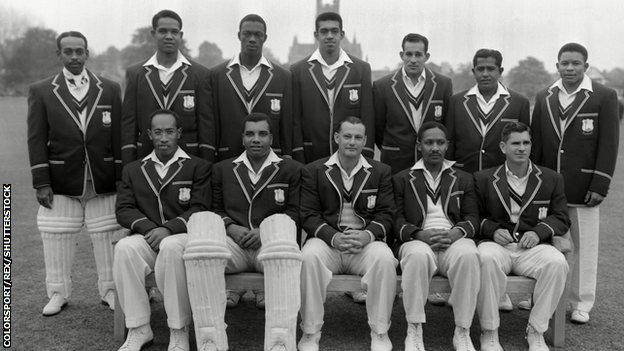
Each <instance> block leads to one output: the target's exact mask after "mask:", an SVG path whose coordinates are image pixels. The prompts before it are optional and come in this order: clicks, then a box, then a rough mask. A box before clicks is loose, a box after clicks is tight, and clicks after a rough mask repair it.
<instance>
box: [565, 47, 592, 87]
mask: <svg viewBox="0 0 624 351" xmlns="http://www.w3.org/2000/svg"><path fill="white" fill-rule="evenodd" d="M588 67H589V65H588V64H587V62H585V59H584V58H583V54H581V53H580V52H576V51H566V52H562V53H561V56H560V57H559V62H557V71H559V76H561V80H562V81H563V83H564V84H565V85H567V86H576V85H578V84H581V81H582V80H583V75H584V74H585V71H587V68H588Z"/></svg>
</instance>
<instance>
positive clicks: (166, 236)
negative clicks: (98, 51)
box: [114, 110, 210, 351]
mask: <svg viewBox="0 0 624 351" xmlns="http://www.w3.org/2000/svg"><path fill="white" fill-rule="evenodd" d="M148 120H149V121H150V124H151V128H150V129H148V130H147V134H148V136H149V138H150V140H151V141H152V145H153V147H154V149H153V151H152V152H151V153H150V154H149V155H147V156H145V157H144V158H143V159H141V160H136V161H134V162H132V163H130V164H128V165H127V166H125V167H124V169H123V181H122V183H121V185H120V187H119V197H118V198H117V205H116V214H117V220H118V221H119V223H120V224H121V225H123V226H124V227H126V228H128V229H130V230H131V231H132V234H133V235H130V236H128V237H126V238H124V239H122V240H120V241H119V242H118V243H117V245H116V246H115V261H114V274H115V285H116V286H117V290H118V292H119V294H118V296H119V303H120V305H121V308H122V309H123V311H124V313H125V315H126V327H128V329H129V330H128V337H127V338H126V342H125V343H124V344H123V345H122V346H121V347H120V348H119V351H139V350H140V349H141V347H142V346H143V345H144V344H148V343H151V342H152V339H153V338H154V335H153V333H152V328H151V327H150V324H149V323H150V305H149V299H148V296H147V293H146V291H145V276H146V275H148V274H149V273H151V272H154V275H155V277H156V285H158V289H159V290H160V291H161V292H162V294H163V298H164V304H165V312H166V313H167V324H168V325H169V328H170V338H169V347H168V350H170V351H188V350H190V348H189V340H188V325H189V324H190V323H191V306H190V304H189V297H188V290H187V286H186V272H185V269H184V262H183V260H182V254H183V251H184V247H185V245H186V242H187V237H188V235H187V234H186V232H187V230H186V223H187V222H188V220H189V217H190V216H191V214H193V213H195V212H199V211H205V210H207V209H208V206H209V205H208V203H209V201H210V164H209V163H208V162H207V161H205V160H202V159H200V158H197V157H195V156H189V155H188V154H187V153H186V152H185V151H184V150H182V148H180V147H178V141H179V140H180V137H181V133H182V129H181V128H180V127H179V124H178V123H179V121H180V117H179V116H178V115H177V114H176V113H175V112H173V111H171V110H156V111H154V112H153V113H152V115H151V116H149V117H148Z"/></svg>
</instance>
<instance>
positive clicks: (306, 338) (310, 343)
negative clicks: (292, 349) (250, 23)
mask: <svg viewBox="0 0 624 351" xmlns="http://www.w3.org/2000/svg"><path fill="white" fill-rule="evenodd" d="M320 340H321V332H316V333H314V334H308V333H303V336H302V337H301V340H299V344H297V349H298V350H299V351H318V349H319V341H320Z"/></svg>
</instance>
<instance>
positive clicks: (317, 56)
mask: <svg viewBox="0 0 624 351" xmlns="http://www.w3.org/2000/svg"><path fill="white" fill-rule="evenodd" d="M314 60H316V61H318V63H320V64H321V65H323V66H325V67H332V66H342V65H344V63H345V62H349V63H353V60H351V58H350V57H349V55H347V52H346V51H344V50H342V48H341V49H340V56H338V61H336V62H334V64H332V65H329V64H327V62H325V59H323V56H321V51H320V50H319V49H318V48H317V49H316V50H315V51H314V52H313V53H312V55H310V58H309V59H308V62H310V61H314Z"/></svg>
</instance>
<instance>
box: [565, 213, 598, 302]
mask: <svg viewBox="0 0 624 351" xmlns="http://www.w3.org/2000/svg"><path fill="white" fill-rule="evenodd" d="M568 214H569V215H570V221H572V225H571V226H570V235H571V236H572V241H573V242H574V263H573V268H572V277H571V282H570V303H571V305H572V308H573V309H577V310H581V311H583V312H590V311H591V309H592V307H594V301H595V300H596V276H597V274H598V239H599V233H600V228H599V225H600V211H599V207H598V206H596V207H568Z"/></svg>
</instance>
